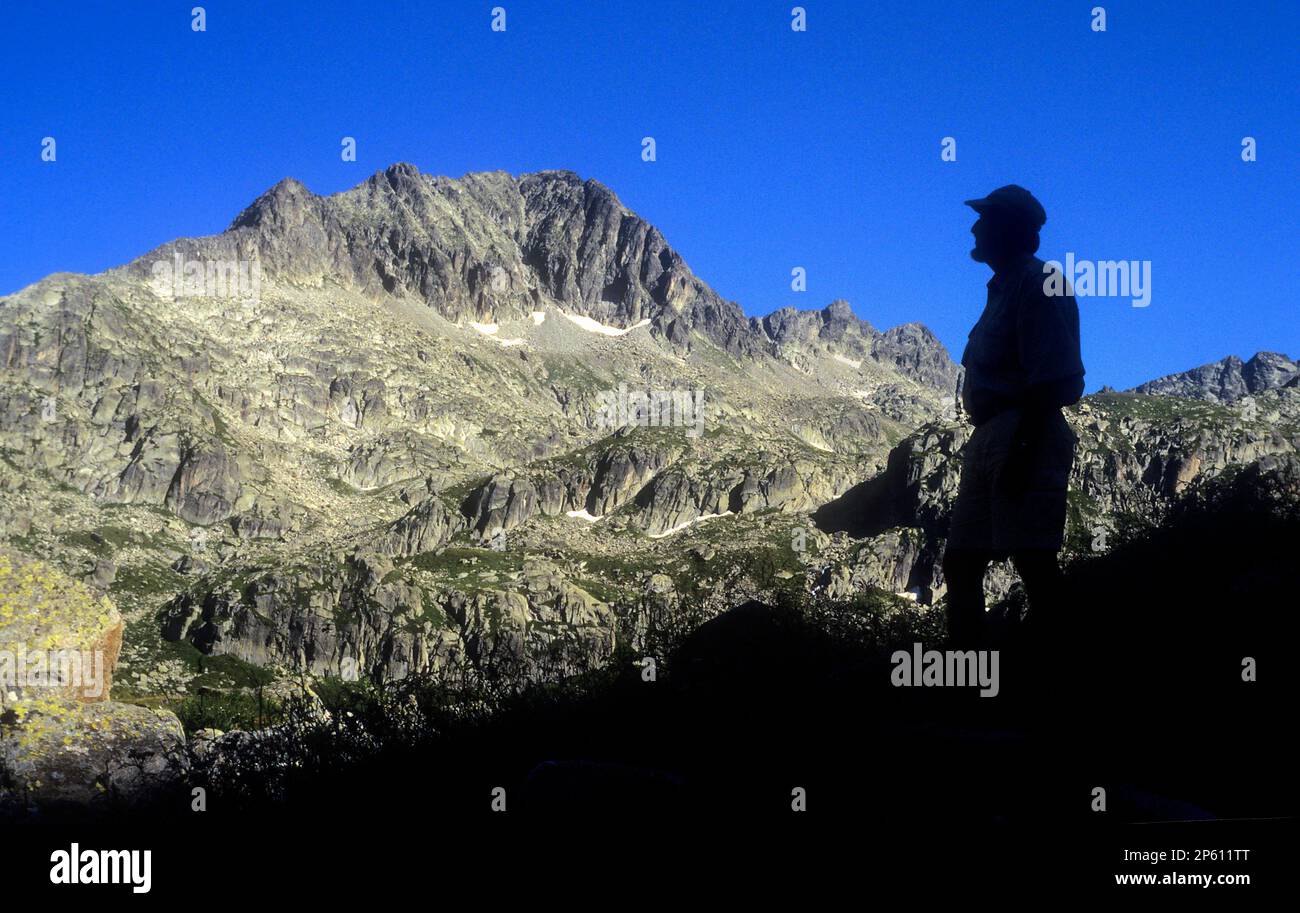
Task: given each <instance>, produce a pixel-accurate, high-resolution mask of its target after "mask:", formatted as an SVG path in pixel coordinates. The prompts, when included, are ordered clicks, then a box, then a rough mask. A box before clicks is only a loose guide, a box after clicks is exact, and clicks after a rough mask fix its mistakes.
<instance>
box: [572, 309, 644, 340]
mask: <svg viewBox="0 0 1300 913" xmlns="http://www.w3.org/2000/svg"><path fill="white" fill-rule="evenodd" d="M560 313H562V314H564V316H565V317H567V318H568V319H569V320H570V321H572V322H573V323H575V324H576V325H577V326H579V327H581V328H582V329H584V330H586V331H587V332H588V333H600V334H601V335H604V336H622V335H624V334H626V333H631V332H632V331H633V330H635V329H637V328H638V327H644V326H649V325H650V318H649V317H646V318H645V319H643V320H639V321H637V322H636V323H634V324H632V325H631V326H630V327H628V328H627V329H625V330H624V329H620V328H619V327H612V326H610V325H609V324H607V323H601V322H600V321H599V320H593V319H592V318H590V317H588V316H587V315H585V314H570V313H568V312H567V311H561V312H560Z"/></svg>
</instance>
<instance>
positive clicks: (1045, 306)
mask: <svg viewBox="0 0 1300 913" xmlns="http://www.w3.org/2000/svg"><path fill="white" fill-rule="evenodd" d="M1062 287H1064V286H1062ZM1019 304H1020V307H1019V311H1018V314H1017V318H1016V320H1017V326H1016V330H1017V345H1018V348H1019V355H1020V365H1021V368H1022V370H1023V371H1024V373H1025V381H1026V386H1025V388H1024V390H1023V392H1022V393H1021V396H1020V403H1019V406H1020V420H1019V422H1018V424H1017V426H1016V430H1015V432H1014V434H1013V436H1012V439H1011V452H1010V453H1009V454H1008V455H1007V460H1006V462H1005V463H1004V464H1003V467H1002V472H1001V473H1000V474H999V483H1000V484H1001V485H1002V486H1003V487H1004V488H1006V489H1009V490H1012V491H1023V490H1024V488H1025V487H1026V486H1027V484H1028V482H1029V466H1028V456H1029V454H1030V452H1031V448H1032V447H1033V446H1034V445H1035V444H1036V443H1037V442H1038V441H1039V440H1041V439H1042V434H1043V430H1044V428H1045V427H1046V425H1047V422H1048V421H1049V420H1050V419H1051V418H1052V417H1053V416H1054V415H1055V414H1056V412H1057V410H1058V409H1060V408H1061V406H1063V405H1068V404H1070V403H1075V402H1078V400H1079V397H1080V396H1082V395H1083V373H1084V372H1083V359H1082V358H1081V357H1080V353H1079V308H1078V305H1077V304H1076V303H1075V300H1074V296H1073V295H1063V296H1052V295H1048V294H1047V293H1046V292H1045V291H1044V287H1043V284H1042V280H1040V279H1038V278H1037V277H1035V276H1034V275H1029V276H1026V277H1025V279H1024V284H1023V285H1022V287H1021V294H1020V302H1019Z"/></svg>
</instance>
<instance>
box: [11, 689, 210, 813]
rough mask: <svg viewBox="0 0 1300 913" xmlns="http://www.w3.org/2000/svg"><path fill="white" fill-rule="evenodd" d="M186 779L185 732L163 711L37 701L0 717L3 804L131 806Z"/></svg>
mask: <svg viewBox="0 0 1300 913" xmlns="http://www.w3.org/2000/svg"><path fill="white" fill-rule="evenodd" d="M188 771H189V758H188V755H187V753H186V750H185V732H184V730H183V729H182V728H181V723H180V720H178V719H177V718H176V716H175V714H172V713H169V712H167V711H159V710H149V709H147V708H145V707H137V706H135V705H133V704H121V703H117V702H115V701H101V702H99V703H95V704H84V703H81V702H78V701H70V700H66V699H57V698H37V699H31V700H22V701H18V702H17V703H14V704H12V705H10V706H9V707H6V708H5V709H4V710H3V712H0V802H6V801H7V802H17V803H22V804H27V805H31V804H35V805H37V806H43V805H47V804H53V803H68V804H76V805H86V804H93V803H99V802H113V803H119V802H120V803H127V804H133V803H137V802H141V801H145V800H148V799H149V798H151V797H154V796H157V795H159V794H160V793H162V792H165V791H166V790H169V789H172V788H175V787H176V786H178V785H179V784H181V783H182V782H183V780H184V778H185V776H186V774H187V773H188Z"/></svg>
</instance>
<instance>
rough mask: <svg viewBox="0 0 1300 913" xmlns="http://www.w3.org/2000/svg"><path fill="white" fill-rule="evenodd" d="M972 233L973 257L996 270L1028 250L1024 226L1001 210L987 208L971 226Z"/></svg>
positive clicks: (971, 254)
mask: <svg viewBox="0 0 1300 913" xmlns="http://www.w3.org/2000/svg"><path fill="white" fill-rule="evenodd" d="M970 233H971V234H972V235H974V236H975V247H974V248H973V249H972V250H971V252H970V256H971V259H972V260H974V261H976V262H977V263H987V264H988V265H989V266H991V267H993V268H994V269H995V270H996V269H997V268H998V267H999V266H1001V265H1002V264H1004V263H1008V262H1010V261H1011V260H1013V259H1015V258H1016V257H1017V256H1019V255H1020V254H1022V253H1025V252H1026V248H1025V237H1024V230H1023V228H1022V227H1021V226H1020V225H1018V224H1017V223H1016V221H1015V220H1014V219H1013V218H1011V217H1010V216H1009V215H1008V214H1007V213H1004V212H1002V211H1001V210H998V209H986V210H984V211H983V212H981V213H980V217H979V218H978V219H976V220H975V224H974V225H972V226H971V228H970Z"/></svg>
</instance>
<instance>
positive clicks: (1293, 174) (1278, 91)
mask: <svg viewBox="0 0 1300 913" xmlns="http://www.w3.org/2000/svg"><path fill="white" fill-rule="evenodd" d="M196 2H197V0H194V2H183V3H176V2H161V0H142V2H132V3H122V2H112V3H109V2H81V3H77V4H66V6H67V9H68V11H67V12H66V13H62V14H51V13H50V12H48V9H51V8H54V7H55V4H53V3H49V2H46V3H35V2H29V0H6V2H5V3H4V4H3V6H2V7H0V36H2V37H3V39H4V40H3V46H4V47H5V49H6V53H5V54H4V55H3V56H0V229H2V230H3V237H4V239H5V244H4V245H3V246H0V293H8V292H12V291H15V290H17V289H18V288H21V287H22V286H24V285H27V284H29V283H31V282H33V281H35V280H37V279H39V278H40V277H42V276H44V275H46V274H48V273H51V272H55V271H60V270H71V271H79V272H97V271H99V270H102V269H106V268H108V267H110V266H114V265H116V264H119V263H122V262H125V261H126V260H129V259H131V258H132V257H134V256H137V255H139V254H141V253H143V252H145V251H146V250H148V249H150V248H151V247H153V246H155V245H157V244H159V243H161V242H163V241H166V240H170V239H171V238H174V237H178V236H184V235H200V234H209V233H213V232H218V231H221V230H222V229H224V228H225V227H226V226H227V225H228V224H229V222H230V220H231V219H232V218H233V217H234V216H235V214H236V213H237V212H238V211H239V210H240V209H242V208H243V207H244V206H245V205H246V204H247V203H248V202H250V201H251V200H252V199H253V198H254V197H256V196H257V194H259V193H260V192H261V191H263V190H265V189H266V188H267V187H269V186H271V185H272V184H274V183H275V182H276V181H277V180H279V179H280V178H282V177H285V176H288V175H292V176H294V177H297V178H298V179H299V180H302V181H303V182H304V183H306V184H307V186H308V187H310V188H311V189H312V190H314V191H316V192H317V193H332V192H335V191H338V190H342V189H345V188H347V187H350V186H352V185H354V184H356V183H359V182H360V181H362V180H364V179H365V178H366V177H367V176H368V175H370V174H371V173H372V172H374V171H376V170H379V169H381V168H384V167H386V166H387V165H389V164H391V163H392V162H395V161H410V162H413V163H415V164H416V165H418V166H419V167H420V168H421V170H423V171H427V172H432V173H437V174H448V175H452V176H459V175H461V174H463V173H465V172H468V171H479V170H494V169H504V170H506V171H509V172H512V173H516V174H517V173H521V172H526V171H534V170H538V169H542V168H568V169H572V170H574V171H576V172H578V173H579V174H581V175H583V176H584V177H594V178H597V179H599V180H601V181H603V182H604V183H606V184H608V185H609V186H610V187H612V188H613V189H614V190H615V191H616V192H617V193H618V194H619V196H620V197H621V198H622V200H623V202H624V203H625V204H627V205H628V206H629V207H631V208H632V209H634V210H636V211H637V212H638V213H639V214H641V215H642V216H643V217H645V218H647V219H649V220H650V221H651V222H653V223H655V224H656V225H658V226H659V227H660V228H661V229H662V230H663V232H664V234H665V235H666V236H667V238H668V240H669V243H670V244H672V245H673V246H674V247H675V248H676V249H677V250H678V251H679V252H680V253H681V254H682V255H683V256H684V257H685V258H686V260H687V262H688V263H689V264H690V265H691V267H692V268H693V269H694V270H695V272H696V273H697V274H698V275H700V277H701V278H703V279H704V280H705V281H706V282H708V283H709V284H710V285H712V286H713V287H714V288H715V289H716V290H717V291H718V292H719V293H720V294H722V295H723V296H725V297H727V298H730V299H733V300H735V301H738V302H739V303H740V304H741V306H742V307H743V308H744V309H745V311H746V313H749V314H763V313H767V312H768V311H771V310H773V309H775V308H777V307H781V306H785V305H794V306H797V307H803V308H814V307H821V306H823V305H825V304H826V303H828V302H829V301H831V300H832V299H835V298H845V299H847V300H849V301H850V302H851V303H852V305H853V307H854V309H855V310H856V312H857V313H858V314H859V315H860V316H862V317H865V318H867V319H868V320H870V321H871V322H872V323H873V324H875V325H876V326H877V327H880V328H882V329H883V328H885V327H889V326H893V325H895V324H898V323H903V322H906V321H910V320H917V321H921V322H923V323H925V324H927V325H928V326H930V327H931V328H932V329H933V330H934V331H935V332H936V333H937V334H938V335H939V337H940V338H941V339H942V340H943V342H944V343H945V344H946V345H947V346H948V347H949V349H950V350H951V351H952V354H953V357H954V358H957V357H960V354H961V349H962V346H963V345H964V343H965V338H966V333H967V332H968V330H969V328H970V326H971V325H972V324H973V322H974V321H975V319H976V318H977V317H978V314H979V311H980V309H981V307H982V306H983V295H984V283H985V281H986V279H987V270H986V268H985V267H983V266H981V265H979V264H976V263H974V262H972V261H971V260H970V259H969V256H968V251H969V248H970V235H969V229H970V224H971V222H972V221H973V215H972V213H971V212H970V211H969V210H968V209H966V208H965V207H963V206H962V204H961V201H962V200H964V199H968V198H970V197H974V196H981V195H983V194H984V193H986V192H987V191H989V190H991V189H992V188H994V187H997V186H999V185H1002V184H1006V183H1011V182H1015V183H1019V184H1023V185H1025V186H1027V187H1029V188H1030V189H1031V190H1033V191H1034V192H1035V193H1036V194H1037V195H1038V196H1039V198H1040V199H1041V200H1042V201H1043V203H1044V204H1045V205H1046V207H1047V210H1048V223H1047V225H1046V226H1045V228H1044V231H1043V247H1042V250H1041V251H1040V255H1041V256H1044V257H1047V258H1056V259H1063V257H1064V254H1065V253H1066V252H1067V251H1073V252H1074V253H1075V255H1076V257H1077V258H1079V259H1092V260H1107V259H1126V260H1150V261H1151V270H1152V299H1151V304H1150V306H1149V307H1146V308H1133V307H1131V305H1130V304H1129V302H1128V301H1127V300H1125V299H1115V298H1091V299H1081V300H1080V310H1081V315H1082V325H1083V335H1084V339H1083V344H1084V360H1085V363H1086V366H1087V368H1088V389H1089V390H1095V389H1097V388H1098V387H1099V386H1100V385H1102V384H1111V385H1112V386H1116V387H1121V388H1123V387H1127V386H1131V385H1133V384H1136V383H1139V382H1140V381H1142V380H1145V379H1148V378H1151V377H1155V376H1159V375H1161V374H1166V373H1170V372H1173V371H1178V370H1183V369H1185V368H1189V367H1192V366H1194V365H1197V364H1201V363H1204V362H1206V361H1211V360H1214V359H1217V358H1220V357H1222V356H1224V355H1227V354H1230V353H1237V354H1240V355H1243V356H1249V355H1251V354H1253V353H1254V352H1255V351H1257V350H1259V349H1270V350H1275V351H1282V352H1286V353H1288V354H1290V355H1291V356H1293V357H1297V356H1300V320H1297V307H1298V305H1297V294H1296V293H1297V286H1298V285H1300V283H1298V281H1297V280H1300V266H1298V265H1297V254H1298V253H1300V249H1298V248H1300V244H1298V242H1300V217H1298V216H1297V211H1298V210H1300V53H1297V50H1296V43H1295V42H1296V35H1297V33H1300V3H1297V2H1295V0H1276V2H1267V0H1265V2H1252V3H1243V4H1239V5H1238V4H1224V3H1212V2H1188V0H1177V2H1173V0H1171V2H1160V0H1140V2H1139V0H1124V2H1110V3H1107V2H1105V0H1094V2H1073V0H1024V2H1012V0H1004V2H981V0H962V2H944V3H937V2H927V0H910V2H865V0H863V2H842V3H841V2H827V0H807V2H804V3H803V4H802V5H803V6H804V8H805V9H806V10H807V24H808V29H807V31H806V32H803V33H796V32H794V31H792V30H791V28H790V19H791V16H790V10H791V8H792V7H793V6H794V5H795V4H794V3H793V2H790V0H783V2H779V3H778V2H763V0H752V2H723V0H710V2H663V0H656V2H654V3H639V2H636V3H633V2H628V3H622V2H619V3H614V2H601V3H595V2H592V3H583V2H579V0H569V2H532V0H492V2H421V3H402V2H374V3H356V2H346V3H345V2H312V3H271V2H265V0H255V2H252V0H248V2H217V0H211V2H207V3H204V4H203V5H204V7H205V9H206V13H207V31H206V32H203V33H195V32H193V31H192V30H191V28H190V9H191V7H192V6H194V5H195V3H196ZM1099 3H1100V4H1101V5H1104V7H1105V9H1106V13H1107V31H1106V32H1104V33H1095V32H1093V31H1092V30H1091V28H1090V20H1091V16H1090V10H1091V8H1092V7H1093V6H1095V5H1098V4H1099ZM496 5H502V6H504V7H505V8H506V13H507V18H506V22H507V29H506V31H505V32H504V33H495V32H493V31H491V29H490V27H489V26H490V19H491V13H490V10H491V8H492V7H493V6H496ZM46 136H53V137H54V138H55V139H56V141H57V143H58V146H57V154H58V158H57V161H56V162H54V163H47V162H42V161H41V158H40V153H41V140H42V138H43V137H46ZM343 136H354V137H356V139H357V144H358V145H357V153H358V155H357V158H358V160H357V161H356V162H355V163H349V162H343V161H341V159H340V156H339V150H340V146H339V142H340V138H341V137H343ZM644 136H653V137H654V138H655V140H656V143H657V153H658V159H657V161H655V162H652V163H650V162H644V161H642V159H641V139H642V137H644ZM945 136H951V137H953V138H955V140H956V143H957V161H956V162H943V161H941V160H940V151H941V150H940V142H941V139H942V138H943V137H945ZM1245 136H1253V137H1255V139H1256V140H1257V143H1258V161H1255V162H1253V163H1249V164H1248V163H1245V162H1243V161H1242V160H1241V140H1242V138H1243V137H1245ZM796 266H802V267H804V268H805V269H806V270H807V273H808V290H807V291H806V292H803V293H796V292H794V291H792V290H791V288H790V270H791V269H792V268H793V267H796Z"/></svg>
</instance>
